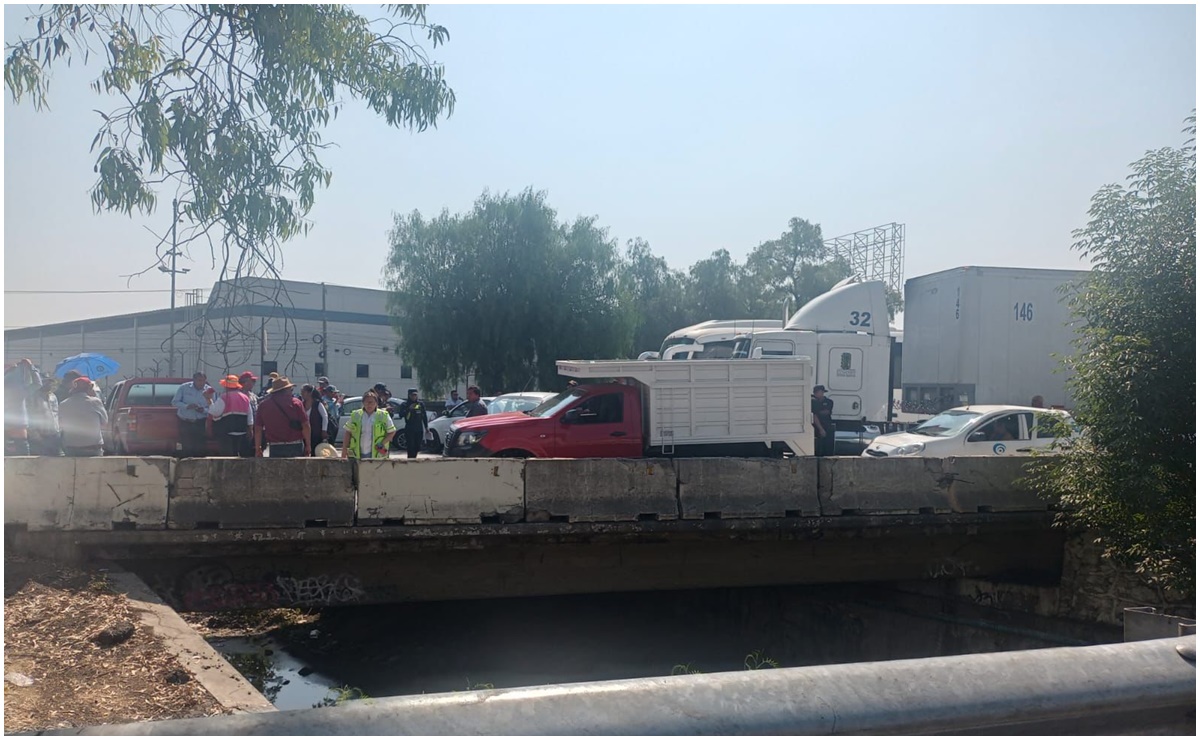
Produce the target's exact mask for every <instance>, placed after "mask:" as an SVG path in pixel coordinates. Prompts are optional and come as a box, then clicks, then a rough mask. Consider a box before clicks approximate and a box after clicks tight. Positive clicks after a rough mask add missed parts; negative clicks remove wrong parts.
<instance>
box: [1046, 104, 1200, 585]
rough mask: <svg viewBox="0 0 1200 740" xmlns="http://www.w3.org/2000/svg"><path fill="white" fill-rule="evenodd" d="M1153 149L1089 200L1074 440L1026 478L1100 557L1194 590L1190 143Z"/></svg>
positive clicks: (1072, 361)
mask: <svg viewBox="0 0 1200 740" xmlns="http://www.w3.org/2000/svg"><path fill="white" fill-rule="evenodd" d="M1188 120H1189V128H1188V129H1187V131H1189V132H1190V133H1191V135H1192V137H1193V138H1192V140H1191V141H1189V142H1188V143H1187V144H1185V145H1184V146H1183V147H1181V148H1178V149H1171V148H1167V149H1159V150H1157V151H1151V152H1148V153H1147V154H1146V156H1144V157H1143V158H1142V159H1140V160H1138V161H1137V162H1135V163H1134V164H1133V165H1132V170H1133V171H1132V173H1131V174H1130V175H1129V178H1128V180H1129V182H1128V184H1127V185H1124V186H1122V185H1116V184H1114V185H1108V186H1106V187H1104V188H1102V189H1101V190H1100V192H1098V193H1096V195H1095V196H1094V197H1093V198H1092V205H1091V209H1090V211H1089V216H1090V220H1089V221H1088V224H1087V226H1085V227H1084V228H1082V229H1080V230H1078V231H1076V232H1075V237H1076V240H1077V241H1076V242H1075V244H1074V248H1075V249H1076V250H1078V251H1079V252H1081V253H1082V254H1083V255H1084V256H1085V257H1086V258H1088V259H1089V260H1090V261H1091V263H1092V268H1093V269H1092V272H1091V274H1090V276H1089V279H1088V280H1087V281H1086V282H1085V283H1084V284H1083V285H1082V286H1081V287H1080V288H1078V289H1077V290H1076V292H1074V293H1073V294H1072V295H1070V296H1069V299H1068V300H1069V302H1070V306H1071V309H1072V311H1073V313H1074V315H1075V316H1076V317H1077V318H1078V319H1079V320H1080V322H1081V324H1082V328H1081V329H1080V334H1079V338H1078V340H1077V343H1076V348H1075V349H1076V353H1075V355H1074V356H1073V357H1069V358H1067V359H1066V360H1065V364H1066V366H1067V369H1068V370H1069V371H1070V372H1072V373H1073V377H1072V379H1071V381H1070V382H1071V384H1072V386H1073V390H1074V396H1075V402H1076V406H1075V409H1074V410H1073V413H1074V415H1075V417H1076V418H1077V420H1078V421H1079V422H1080V423H1081V424H1082V425H1083V429H1084V432H1083V437H1082V439H1080V440H1079V441H1078V442H1077V443H1076V444H1073V445H1072V446H1071V447H1070V448H1069V449H1068V450H1067V451H1066V452H1065V454H1064V455H1062V456H1061V457H1060V458H1058V459H1056V460H1046V461H1042V462H1038V463H1036V464H1035V469H1036V470H1037V472H1038V475H1035V476H1034V477H1033V478H1032V479H1031V480H1032V482H1033V483H1034V485H1036V486H1037V487H1038V488H1039V490H1041V491H1042V492H1043V493H1045V494H1046V495H1048V496H1051V497H1054V498H1058V499H1060V500H1061V501H1062V502H1063V503H1064V504H1066V506H1067V508H1068V509H1069V510H1070V512H1069V520H1070V521H1076V522H1079V523H1082V524H1084V525H1086V526H1088V527H1090V528H1093V529H1095V530H1097V531H1098V532H1099V533H1100V536H1101V541H1102V542H1103V543H1104V545H1105V549H1106V552H1107V554H1108V555H1110V556H1113V557H1116V558H1118V559H1120V560H1122V561H1125V562H1128V563H1132V564H1135V565H1136V566H1137V568H1138V570H1139V572H1141V573H1143V574H1144V575H1145V576H1146V577H1147V578H1148V580H1150V581H1151V582H1152V583H1155V584H1158V585H1159V586H1162V587H1165V588H1170V589H1174V590H1175V592H1176V593H1178V594H1183V595H1184V596H1185V597H1187V598H1190V597H1191V596H1192V595H1194V593H1195V573H1196V540H1195V530H1196V469H1195V462H1196V150H1195V139H1194V137H1195V114H1194V113H1193V115H1192V117H1191V118H1189V119H1188Z"/></svg>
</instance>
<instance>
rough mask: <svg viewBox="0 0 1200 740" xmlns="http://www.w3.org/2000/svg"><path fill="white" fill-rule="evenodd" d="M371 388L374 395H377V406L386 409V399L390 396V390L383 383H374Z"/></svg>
mask: <svg viewBox="0 0 1200 740" xmlns="http://www.w3.org/2000/svg"><path fill="white" fill-rule="evenodd" d="M372 390H374V391H375V395H376V396H378V397H379V408H381V409H383V410H384V411H387V407H388V399H390V398H391V397H392V392H391V391H389V390H388V387H387V386H386V385H384V384H383V383H376V384H375V387H374V388H373V389H372Z"/></svg>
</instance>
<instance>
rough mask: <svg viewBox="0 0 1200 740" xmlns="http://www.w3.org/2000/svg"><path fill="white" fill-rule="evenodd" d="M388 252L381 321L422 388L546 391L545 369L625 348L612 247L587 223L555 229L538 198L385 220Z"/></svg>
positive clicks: (483, 200) (556, 382)
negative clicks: (390, 327)
mask: <svg viewBox="0 0 1200 740" xmlns="http://www.w3.org/2000/svg"><path fill="white" fill-rule="evenodd" d="M390 240H391V244H392V248H391V255H390V258H389V261H388V267H387V276H388V284H389V287H390V288H391V289H392V295H391V299H390V310H391V313H392V316H393V319H394V320H395V324H396V329H397V331H398V333H399V337H400V339H399V341H400V349H401V352H402V354H403V355H404V356H405V357H406V358H412V359H411V361H412V363H413V365H414V366H416V368H417V370H418V372H419V374H420V375H421V377H422V378H423V379H424V380H423V382H425V383H426V384H427V385H438V384H443V383H446V382H449V381H454V380H458V379H460V378H463V377H465V376H466V375H468V374H474V375H475V376H476V378H477V379H478V380H477V382H478V384H479V386H480V387H481V388H482V389H483V390H484V392H485V393H499V392H505V391H516V390H521V389H529V390H533V389H535V388H536V389H539V390H544V389H547V388H556V387H559V386H561V385H562V384H563V382H564V381H563V380H562V379H561V378H559V377H558V374H557V371H556V368H555V362H556V361H557V360H560V359H566V358H571V359H594V358H611V357H619V356H621V354H623V353H624V352H625V350H626V349H627V347H628V346H629V342H630V336H631V334H632V330H633V321H632V318H631V316H630V315H629V311H628V310H627V308H626V307H624V306H622V305H621V302H620V301H619V299H618V296H619V289H618V284H619V275H618V270H617V261H618V254H617V248H616V244H615V243H614V242H613V241H612V240H610V239H609V238H608V236H607V234H606V232H605V230H604V229H602V228H600V227H599V226H597V225H596V219H595V218H590V217H589V218H582V217H581V218H577V219H576V220H575V221H573V222H571V223H559V221H558V220H557V216H556V214H555V212H554V210H553V209H551V208H550V207H549V206H548V205H547V204H546V196H545V193H539V192H534V191H533V190H532V189H527V190H525V191H524V192H522V193H520V194H519V195H515V196H514V195H510V194H508V193H505V194H503V195H492V194H489V193H487V192H485V193H484V194H483V195H482V196H480V198H479V199H478V200H477V201H476V202H475V206H474V208H473V209H472V210H471V211H470V212H468V213H464V214H458V215H454V216H451V215H450V214H449V213H448V212H446V211H443V212H442V213H441V214H440V215H439V216H438V217H437V218H435V219H433V220H427V219H425V218H424V217H422V216H421V214H420V213H417V212H413V213H411V214H409V215H407V216H403V215H402V216H397V217H396V221H395V227H394V228H393V229H392V232H391V235H390ZM451 339H453V341H450V340H451Z"/></svg>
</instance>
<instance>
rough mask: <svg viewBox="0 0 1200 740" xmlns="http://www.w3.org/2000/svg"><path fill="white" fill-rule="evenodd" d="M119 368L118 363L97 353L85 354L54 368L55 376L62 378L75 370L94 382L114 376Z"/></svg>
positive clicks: (75, 356)
mask: <svg viewBox="0 0 1200 740" xmlns="http://www.w3.org/2000/svg"><path fill="white" fill-rule="evenodd" d="M119 367H121V366H120V365H119V364H117V361H116V360H114V359H113V358H111V357H108V356H107V355H102V354H98V353H96V352H83V353H81V354H78V355H73V356H71V357H68V358H67V359H65V360H63V361H62V362H60V363H58V365H56V366H55V368H54V374H55V375H57V376H58V377H60V378H61V377H63V376H64V375H66V374H67V373H69V372H71V371H72V370H74V371H76V372H78V373H80V374H81V375H86V376H87V377H89V378H91V379H92V380H96V379H97V378H103V377H105V376H107V375H112V374H113V373H115V372H116V371H117V368H119Z"/></svg>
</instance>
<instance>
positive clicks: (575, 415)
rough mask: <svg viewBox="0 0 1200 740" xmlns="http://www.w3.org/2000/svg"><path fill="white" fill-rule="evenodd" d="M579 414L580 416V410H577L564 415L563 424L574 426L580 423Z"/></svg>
mask: <svg viewBox="0 0 1200 740" xmlns="http://www.w3.org/2000/svg"><path fill="white" fill-rule="evenodd" d="M579 414H580V410H579V409H577V408H574V409H571V410H570V411H568V412H567V413H565V414H563V416H562V423H563V424H574V423H575V422H577V421H579Z"/></svg>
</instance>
